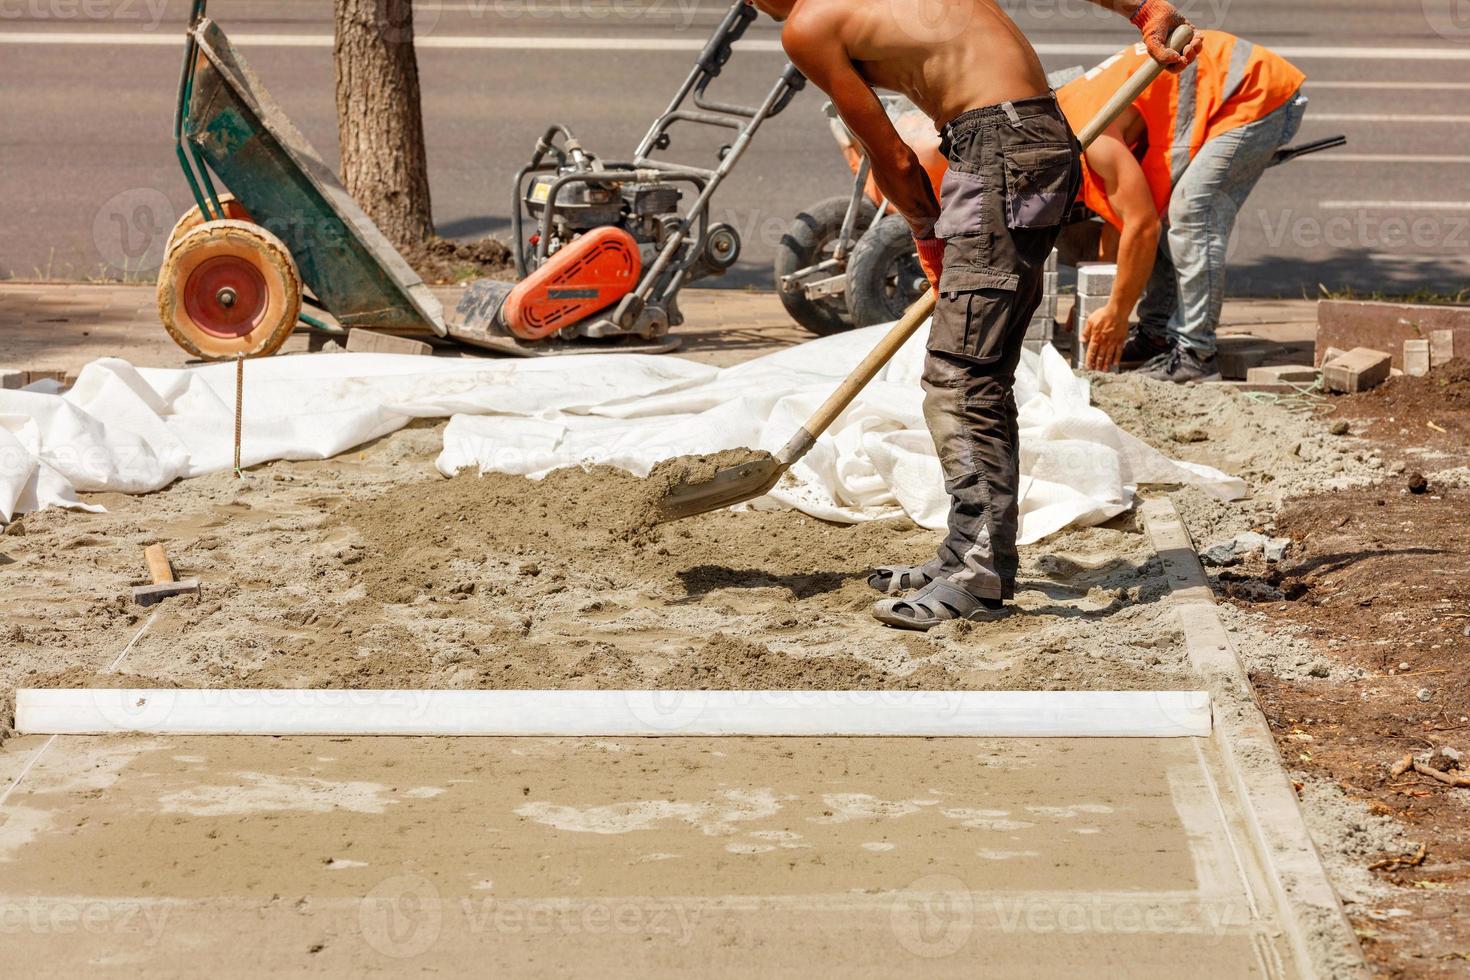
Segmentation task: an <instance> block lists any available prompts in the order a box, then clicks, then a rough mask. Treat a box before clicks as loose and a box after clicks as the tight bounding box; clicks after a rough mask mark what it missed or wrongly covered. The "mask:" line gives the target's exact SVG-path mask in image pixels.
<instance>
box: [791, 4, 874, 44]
mask: <svg viewBox="0 0 1470 980" xmlns="http://www.w3.org/2000/svg"><path fill="white" fill-rule="evenodd" d="M861 6H862V4H861V3H854V2H852V0H801V3H799V4H797V5H796V8H795V9H794V10H792V11H791V16H790V17H788V18H786V24H785V26H784V27H783V28H782V30H781V40H782V41H783V42H784V43H785V45H786V47H787V48H788V49H789V48H790V46H791V45H792V43H797V44H800V45H803V46H828V45H833V44H841V43H842V42H843V38H844V37H845V36H846V33H847V27H848V25H849V24H850V23H851V22H852V19H853V16H854V14H855V13H856V9H855V8H858V7H861Z"/></svg>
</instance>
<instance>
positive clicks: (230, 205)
mask: <svg viewBox="0 0 1470 980" xmlns="http://www.w3.org/2000/svg"><path fill="white" fill-rule="evenodd" d="M219 206H220V210H221V211H223V212H224V216H225V219H226V220H228V221H251V222H253V221H254V220H255V219H254V218H252V217H250V212H249V211H246V210H245V205H243V204H241V203H240V202H239V201H237V200H235V195H233V194H231V193H229V192H228V191H227V192H225V193H224V194H221V195H220V196H219ZM202 224H204V212H203V211H200V210H199V205H197V204H196V205H194V206H193V207H192V208H190V209H189V210H187V211H185V212H184V215H183V217H181V218H180V219H179V220H178V221H177V222H175V223H174V230H173V231H171V232H169V233H168V246H167V247H166V248H165V249H164V251H165V252H169V251H172V250H173V247H174V246H175V245H177V244H178V243H179V239H181V238H183V237H184V236H185V235H187V234H188V233H189V232H191V231H193V230H194V229H195V228H198V227H199V226H200V225H202Z"/></svg>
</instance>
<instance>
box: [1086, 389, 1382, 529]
mask: <svg viewBox="0 0 1470 980" xmlns="http://www.w3.org/2000/svg"><path fill="white" fill-rule="evenodd" d="M1092 397H1093V403H1094V404H1095V405H1097V407H1098V408H1101V409H1102V410H1103V411H1105V412H1107V413H1108V414H1109V415H1110V416H1112V418H1113V420H1114V421H1116V422H1117V423H1118V424H1119V425H1120V426H1122V427H1123V428H1124V429H1127V430H1128V431H1129V432H1131V433H1132V434H1133V435H1135V436H1137V437H1138V438H1140V439H1142V440H1143V441H1144V442H1147V443H1148V444H1149V445H1151V446H1153V447H1155V448H1156V449H1158V450H1160V451H1161V452H1164V453H1167V454H1168V455H1170V456H1172V457H1174V458H1175V459H1182V460H1187V461H1189V462H1193V463H1205V464H1207V465H1210V466H1215V467H1218V468H1219V469H1222V470H1224V471H1225V472H1227V473H1230V474H1232V475H1235V476H1239V477H1241V478H1243V479H1244V480H1245V481H1246V483H1248V484H1249V485H1250V488H1251V491H1252V498H1251V499H1250V500H1248V501H1245V502H1243V503H1223V502H1221V501H1218V500H1216V499H1215V498H1213V497H1211V496H1209V495H1208V494H1205V493H1201V492H1200V491H1198V490H1183V491H1180V492H1179V493H1177V494H1175V495H1174V496H1175V503H1176V505H1177V506H1178V507H1179V511H1180V514H1181V515H1182V516H1183V518H1184V521H1185V523H1186V524H1188V525H1189V529H1190V532H1191V533H1192V534H1193V535H1194V537H1195V541H1196V542H1197V543H1198V544H1199V545H1200V547H1202V548H1203V547H1207V546H1208V545H1210V544H1212V543H1214V542H1216V541H1220V540H1226V539H1229V538H1232V537H1234V536H1235V535H1237V534H1239V533H1241V532H1242V531H1247V530H1250V529H1251V528H1252V527H1253V526H1255V525H1257V524H1260V523H1262V522H1265V521H1269V519H1270V515H1271V513H1272V512H1273V511H1274V509H1275V507H1276V506H1277V505H1279V504H1280V502H1281V501H1282V500H1283V499H1285V498H1286V497H1288V496H1295V495H1298V494H1303V493H1312V492H1317V491H1321V490H1325V489H1334V488H1341V487H1346V486H1353V485H1357V484H1362V483H1369V482H1372V481H1375V480H1379V479H1382V478H1383V477H1384V476H1385V473H1386V466H1385V464H1384V462H1383V459H1382V457H1381V455H1380V454H1379V452H1378V451H1377V450H1376V449H1373V448H1371V447H1370V446H1369V445H1368V444H1367V443H1364V442H1362V441H1361V440H1358V439H1353V438H1351V437H1350V436H1345V435H1333V434H1332V433H1331V432H1330V430H1329V428H1328V423H1327V421H1324V420H1323V419H1322V418H1320V417H1319V416H1317V415H1315V414H1312V413H1310V412H1302V411H1287V410H1285V409H1284V408H1282V407H1281V406H1279V405H1276V404H1273V403H1271V401H1270V399H1256V398H1252V397H1250V396H1248V395H1246V394H1243V393H1241V392H1235V391H1230V390H1226V389H1221V388H1209V387H1202V386H1193V385H1170V384H1163V383H1161V382H1157V381H1150V380H1147V379H1145V378H1140V377H1138V376H1137V375H1133V374H1113V375H1097V376H1094V378H1093V387H1092Z"/></svg>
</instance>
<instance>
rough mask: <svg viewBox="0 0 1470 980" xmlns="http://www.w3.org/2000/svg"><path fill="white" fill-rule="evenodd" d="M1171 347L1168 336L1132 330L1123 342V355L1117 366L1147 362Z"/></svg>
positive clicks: (1130, 365)
mask: <svg viewBox="0 0 1470 980" xmlns="http://www.w3.org/2000/svg"><path fill="white" fill-rule="evenodd" d="M1171 349H1172V347H1171V345H1170V343H1169V338H1168V337H1158V336H1155V335H1154V334H1151V333H1144V332H1143V331H1142V330H1134V331H1133V332H1131V333H1130V334H1128V340H1127V342H1126V343H1124V344H1123V357H1122V360H1120V361H1119V362H1118V366H1119V367H1123V368H1131V367H1138V366H1139V365H1140V364H1147V363H1148V362H1149V361H1152V360H1153V359H1154V358H1156V357H1158V356H1160V355H1161V354H1167V353H1169V351H1170V350H1171Z"/></svg>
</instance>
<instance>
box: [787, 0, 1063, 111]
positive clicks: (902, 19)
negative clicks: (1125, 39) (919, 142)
mask: <svg viewBox="0 0 1470 980" xmlns="http://www.w3.org/2000/svg"><path fill="white" fill-rule="evenodd" d="M810 38H823V39H824V40H825V43H827V44H835V45H838V46H840V47H841V48H842V49H843V50H844V51H845V53H846V55H847V57H848V58H849V60H851V62H852V64H853V66H854V67H855V68H856V69H857V70H858V72H859V74H861V75H862V76H863V78H864V79H865V80H866V81H867V82H868V84H870V85H872V86H873V87H875V88H883V89H888V90H890V91H894V92H898V93H901V94H903V95H906V96H908V97H909V98H910V99H911V100H913V102H914V104H915V105H917V106H918V107H919V108H920V109H922V110H923V111H924V113H925V114H926V115H928V116H929V117H930V118H931V119H933V120H934V121H935V122H936V123H938V124H941V125H942V124H944V123H946V122H948V121H949V120H951V119H953V118H954V117H955V116H957V115H959V114H960V113H962V112H965V111H967V110H969V109H978V108H980V107H981V106H988V105H996V104H998V103H1001V102H1005V101H1007V100H1018V99H1025V98H1030V97H1032V96H1035V95H1040V94H1041V93H1043V92H1045V91H1046V90H1047V84H1046V72H1045V70H1044V69H1043V68H1042V66H1041V61H1040V59H1039V58H1037V56H1036V51H1035V50H1034V49H1033V48H1032V47H1031V44H1030V42H1029V41H1027V40H1026V37H1025V35H1023V34H1022V33H1021V31H1020V28H1018V27H1017V26H1016V25H1015V23H1014V22H1013V21H1012V20H1011V19H1010V17H1008V16H1006V14H1005V12H1004V11H1002V10H1001V9H1000V7H999V6H998V5H997V4H996V3H994V2H993V0H802V2H801V3H799V4H797V5H796V7H795V9H793V10H792V12H791V16H790V18H789V20H788V21H787V26H786V31H785V35H784V36H783V40H785V41H786V42H787V47H788V50H789V49H790V47H791V46H792V44H793V43H795V44H797V45H800V44H802V43H804V41H805V40H806V39H810Z"/></svg>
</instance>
